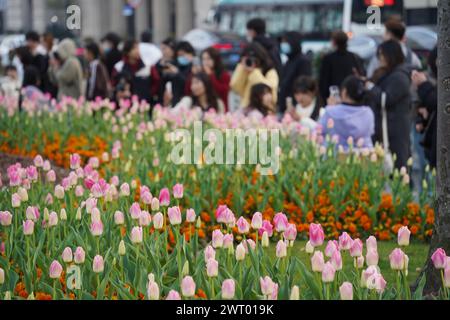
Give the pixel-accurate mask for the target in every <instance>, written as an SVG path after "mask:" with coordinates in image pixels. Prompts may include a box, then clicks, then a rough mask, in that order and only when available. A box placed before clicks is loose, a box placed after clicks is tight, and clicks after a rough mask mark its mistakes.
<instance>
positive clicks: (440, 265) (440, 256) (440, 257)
mask: <svg viewBox="0 0 450 320" xmlns="http://www.w3.org/2000/svg"><path fill="white" fill-rule="evenodd" d="M431 260H432V261H433V264H434V267H435V268H436V269H438V270H440V269H445V267H446V266H447V254H446V253H445V251H444V249H442V248H439V249H437V250H436V251H435V252H434V253H433V255H432V256H431Z"/></svg>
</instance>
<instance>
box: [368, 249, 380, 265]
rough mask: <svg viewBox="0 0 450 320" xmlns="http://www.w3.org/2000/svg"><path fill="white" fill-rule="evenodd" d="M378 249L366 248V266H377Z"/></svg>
mask: <svg viewBox="0 0 450 320" xmlns="http://www.w3.org/2000/svg"><path fill="white" fill-rule="evenodd" d="M378 259H379V257H378V251H376V250H368V252H367V254H366V262H367V265H368V266H377V265H378Z"/></svg>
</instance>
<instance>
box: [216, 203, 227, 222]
mask: <svg viewBox="0 0 450 320" xmlns="http://www.w3.org/2000/svg"><path fill="white" fill-rule="evenodd" d="M227 209H228V207H227V206H226V205H221V206H219V207H218V208H217V209H216V220H217V222H219V223H225V221H224V218H225V212H226V211H227Z"/></svg>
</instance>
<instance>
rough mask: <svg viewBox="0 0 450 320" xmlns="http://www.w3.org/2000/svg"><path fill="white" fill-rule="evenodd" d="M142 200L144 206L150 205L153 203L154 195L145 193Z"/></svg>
mask: <svg viewBox="0 0 450 320" xmlns="http://www.w3.org/2000/svg"><path fill="white" fill-rule="evenodd" d="M141 200H142V202H143V203H144V204H146V205H150V204H151V203H152V195H151V193H150V192H144V193H142V194H141Z"/></svg>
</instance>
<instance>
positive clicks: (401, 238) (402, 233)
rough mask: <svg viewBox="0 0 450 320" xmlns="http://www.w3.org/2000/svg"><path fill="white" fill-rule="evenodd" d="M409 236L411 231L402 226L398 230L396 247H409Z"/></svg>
mask: <svg viewBox="0 0 450 320" xmlns="http://www.w3.org/2000/svg"><path fill="white" fill-rule="evenodd" d="M410 236H411V231H409V229H408V227H406V226H403V227H401V228H400V229H399V230H398V245H399V246H401V247H406V246H409V237H410Z"/></svg>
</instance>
